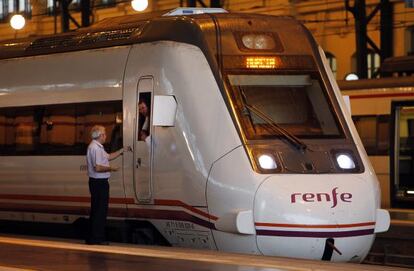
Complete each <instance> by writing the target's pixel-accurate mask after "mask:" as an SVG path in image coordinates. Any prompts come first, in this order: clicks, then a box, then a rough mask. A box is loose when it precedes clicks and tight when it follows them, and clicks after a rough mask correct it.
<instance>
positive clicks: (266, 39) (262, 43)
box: [241, 34, 275, 50]
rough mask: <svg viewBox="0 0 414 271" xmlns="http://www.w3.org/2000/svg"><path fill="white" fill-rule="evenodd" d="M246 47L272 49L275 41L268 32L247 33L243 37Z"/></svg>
mask: <svg viewBox="0 0 414 271" xmlns="http://www.w3.org/2000/svg"><path fill="white" fill-rule="evenodd" d="M241 40H242V42H243V45H244V47H246V48H248V49H254V50H272V49H274V48H275V41H274V39H273V37H272V36H270V35H267V34H246V35H243V36H242V37H241Z"/></svg>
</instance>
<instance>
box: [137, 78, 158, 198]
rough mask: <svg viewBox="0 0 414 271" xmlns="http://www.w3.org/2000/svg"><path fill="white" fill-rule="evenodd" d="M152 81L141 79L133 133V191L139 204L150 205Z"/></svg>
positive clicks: (150, 79)
mask: <svg viewBox="0 0 414 271" xmlns="http://www.w3.org/2000/svg"><path fill="white" fill-rule="evenodd" d="M153 87H154V80H153V78H152V77H151V76H145V77H141V78H140V80H139V81H138V87H137V95H136V105H137V106H136V115H135V120H136V123H135V129H134V130H135V131H134V162H133V163H134V190H135V196H136V199H137V200H138V202H139V203H151V199H152V166H153V148H152V143H151V141H152V140H151V134H152V132H153V131H152V128H151V127H152V125H151V124H152V105H153Z"/></svg>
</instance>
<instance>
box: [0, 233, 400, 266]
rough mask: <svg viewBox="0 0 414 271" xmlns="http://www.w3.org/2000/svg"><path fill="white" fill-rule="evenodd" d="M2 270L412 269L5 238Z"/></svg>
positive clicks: (0, 237)
mask: <svg viewBox="0 0 414 271" xmlns="http://www.w3.org/2000/svg"><path fill="white" fill-rule="evenodd" d="M0 270H2V271H3V270H7V271H8V270H13V271H17V270H19V271H21V270H63V271H65V270H71V271H72V270H76V271H84V270H94V271H95V270H120V271H122V270H128V271H130V270H148V271H166V270H168V271H169V270H179V271H187V270H195V271H215V270H223V271H230V270H231V271H233V270H234V271H235V270H237V271H253V270H254V271H276V270H292V271H293V270H300V271H311V270H318V271H324V270H326V271H327V270H342V271H346V270H352V271H354V270H366V271H373V270H384V271H392V270H394V271H398V270H400V271H402V270H408V269H404V268H396V267H384V266H376V265H366V264H348V263H331V262H321V261H311V260H300V259H290V258H278V257H265V256H254V255H244V254H235V253H223V252H216V251H205V250H193V249H183V248H171V247H155V246H138V245H131V244H119V243H111V244H110V245H108V246H88V245H85V244H83V243H81V242H80V241H76V240H68V239H64V240H63V239H55V238H54V239H51V238H40V237H27V236H25V237H22V236H13V235H0Z"/></svg>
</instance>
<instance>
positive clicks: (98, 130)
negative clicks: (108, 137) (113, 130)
mask: <svg viewBox="0 0 414 271" xmlns="http://www.w3.org/2000/svg"><path fill="white" fill-rule="evenodd" d="M104 133H105V127H103V126H102V125H95V126H93V127H92V129H91V137H92V139H98V138H99V137H100V136H101V135H103V134H104Z"/></svg>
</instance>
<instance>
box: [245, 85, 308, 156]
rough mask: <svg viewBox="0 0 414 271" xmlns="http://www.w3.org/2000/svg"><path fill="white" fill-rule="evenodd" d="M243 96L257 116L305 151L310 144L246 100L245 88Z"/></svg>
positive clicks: (250, 109)
mask: <svg viewBox="0 0 414 271" xmlns="http://www.w3.org/2000/svg"><path fill="white" fill-rule="evenodd" d="M241 93H242V96H243V104H244V106H245V107H246V108H247V109H248V110H249V111H252V112H253V113H254V114H255V115H256V116H258V117H259V118H260V119H262V120H263V121H265V122H266V123H267V124H269V125H270V127H271V128H273V130H274V131H276V133H278V134H280V135H282V136H283V137H284V138H285V139H286V140H287V141H288V142H289V143H290V144H292V145H293V146H294V147H296V148H297V149H298V150H300V151H305V150H306V149H307V148H308V146H307V145H306V144H305V143H304V142H303V141H302V140H300V139H299V138H298V137H297V136H295V135H293V134H292V133H290V132H289V131H288V130H286V129H285V128H283V127H282V126H280V125H279V124H277V123H276V122H275V121H274V120H273V119H272V118H271V117H269V116H268V115H267V114H266V113H264V112H263V111H261V110H260V109H258V108H256V107H255V106H253V105H249V104H248V103H247V102H246V96H245V93H244V91H243V90H241Z"/></svg>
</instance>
